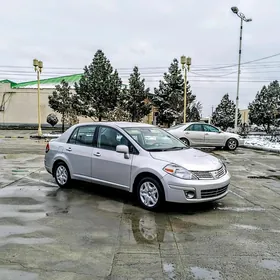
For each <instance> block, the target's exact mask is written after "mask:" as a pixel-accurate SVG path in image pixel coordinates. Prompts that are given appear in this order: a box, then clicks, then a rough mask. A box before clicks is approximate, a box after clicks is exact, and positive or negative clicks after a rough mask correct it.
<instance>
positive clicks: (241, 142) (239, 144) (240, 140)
mask: <svg viewBox="0 0 280 280" xmlns="http://www.w3.org/2000/svg"><path fill="white" fill-rule="evenodd" d="M244 145H245V139H244V138H239V139H238V146H239V147H243V146H244Z"/></svg>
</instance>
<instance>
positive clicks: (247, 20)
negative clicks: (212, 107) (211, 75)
mask: <svg viewBox="0 0 280 280" xmlns="http://www.w3.org/2000/svg"><path fill="white" fill-rule="evenodd" d="M231 10H232V12H233V13H234V14H236V15H237V16H238V17H239V18H240V36H239V52H238V72H237V89H236V104H235V118H234V132H235V133H237V131H238V112H239V85H240V74H241V70H240V65H241V52H242V34H243V21H245V22H250V21H252V19H251V18H246V17H245V15H244V14H242V13H240V12H239V9H238V8H237V7H232V8H231Z"/></svg>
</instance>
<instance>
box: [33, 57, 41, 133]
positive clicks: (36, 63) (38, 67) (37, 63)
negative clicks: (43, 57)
mask: <svg viewBox="0 0 280 280" xmlns="http://www.w3.org/2000/svg"><path fill="white" fill-rule="evenodd" d="M33 66H34V70H35V72H37V83H38V87H37V90H38V104H37V106H38V136H39V137H40V136H42V128H41V106H40V105H41V101H40V74H41V73H42V69H43V62H42V61H38V60H37V59H33Z"/></svg>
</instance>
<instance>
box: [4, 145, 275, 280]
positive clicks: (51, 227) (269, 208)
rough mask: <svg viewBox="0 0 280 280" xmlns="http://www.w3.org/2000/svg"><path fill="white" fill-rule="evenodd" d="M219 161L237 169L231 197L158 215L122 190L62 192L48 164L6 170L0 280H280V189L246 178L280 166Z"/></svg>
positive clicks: (33, 161) (83, 187)
mask: <svg viewBox="0 0 280 280" xmlns="http://www.w3.org/2000/svg"><path fill="white" fill-rule="evenodd" d="M244 152H245V153H246V154H247V150H246V151H244ZM217 154H218V155H219V156H220V155H222V156H223V157H224V158H225V160H226V161H227V162H229V163H230V165H229V168H230V169H231V171H232V175H233V182H232V187H231V192H230V193H229V195H228V196H227V197H226V198H225V199H223V200H221V201H217V202H213V203H207V204H202V205H201V204H200V205H178V204H167V205H166V206H165V209H163V210H162V211H161V212H159V213H152V212H148V211H145V210H142V209H140V208H139V207H138V205H137V204H136V202H135V200H134V199H133V197H132V196H131V195H129V194H128V193H125V192H122V191H118V190H111V189H107V188H104V187H100V186H93V185H89V184H83V183H80V182H75V186H74V188H72V189H69V190H63V189H59V188H58V187H56V185H55V183H54V181H53V178H52V177H51V176H50V175H49V174H47V173H46V172H45V171H44V169H43V168H41V167H42V159H43V157H42V156H41V157H40V156H32V155H29V158H28V159H29V161H28V160H27V161H25V160H24V159H23V158H22V157H18V156H17V157H16V158H10V159H6V160H7V161H5V164H4V163H3V162H2V161H1V163H0V168H1V176H2V177H1V179H0V184H1V183H2V185H1V186H2V188H0V252H1V253H0V279H1V280H2V279H13V280H14V279H24V280H25V279H26V280H29V279H31V280H33V279H48V280H49V279H50V280H52V279H279V273H280V252H279V248H280V239H279V233H280V220H279V209H280V205H279V204H280V202H279V187H280V186H279V185H277V184H278V182H277V180H275V179H271V178H268V179H266V180H264V179H262V180H258V179H253V180H250V179H248V178H247V176H248V175H249V176H250V175H253V174H255V173H265V172H269V171H267V170H266V169H263V165H268V166H270V167H269V168H275V165H277V163H276V162H275V161H273V160H272V158H270V157H268V158H266V159H265V158H263V159H261V160H260V159H259V158H258V157H257V156H256V155H255V154H254V153H253V152H252V151H250V152H249V153H248V154H247V157H248V158H249V157H250V158H251V161H254V164H255V165H254V166H251V165H247V164H246V162H247V161H248V159H247V158H246V159H244V158H243V157H242V153H239V154H233V153H227V152H224V151H217ZM0 156H1V155H0ZM25 156H26V155H25ZM25 156H24V157H25ZM273 158H274V157H273ZM249 166H251V167H249ZM17 167H22V169H24V168H26V169H28V172H26V173H24V174H22V173H23V172H22V173H21V172H18V173H20V175H18V174H14V173H13V172H12V170H18V169H17ZM243 169H245V170H247V172H240V170H243ZM264 170H266V171H264ZM3 175H5V178H4V176H3ZM265 175H266V174H264V176H265ZM3 178H4V179H3ZM5 180H6V181H5Z"/></svg>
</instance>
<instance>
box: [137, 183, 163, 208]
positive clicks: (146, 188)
mask: <svg viewBox="0 0 280 280" xmlns="http://www.w3.org/2000/svg"><path fill="white" fill-rule="evenodd" d="M139 194H140V199H141V202H142V203H143V204H144V205H145V206H146V207H154V206H155V205H156V204H157V203H158V200H159V192H158V189H157V187H156V186H155V185H154V184H153V183H152V182H145V183H143V184H142V185H141V186H140V191H139Z"/></svg>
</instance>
